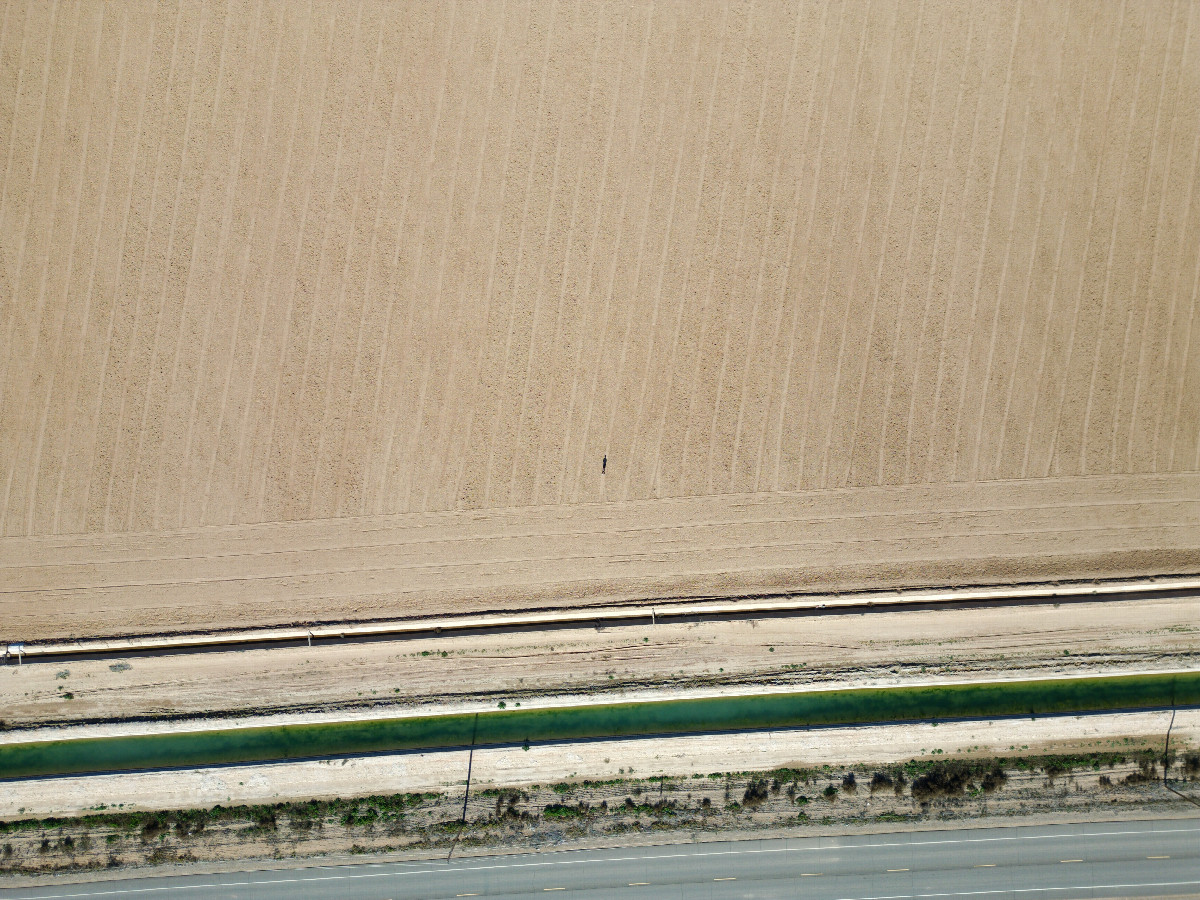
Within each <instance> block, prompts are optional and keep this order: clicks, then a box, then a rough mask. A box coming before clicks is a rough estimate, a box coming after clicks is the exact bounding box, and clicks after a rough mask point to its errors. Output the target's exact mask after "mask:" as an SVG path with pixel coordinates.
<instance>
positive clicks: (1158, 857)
mask: <svg viewBox="0 0 1200 900" xmlns="http://www.w3.org/2000/svg"><path fill="white" fill-rule="evenodd" d="M1170 858H1171V857H1169V856H1147V857H1146V859H1170Z"/></svg>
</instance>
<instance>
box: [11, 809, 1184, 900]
mask: <svg viewBox="0 0 1200 900" xmlns="http://www.w3.org/2000/svg"><path fill="white" fill-rule="evenodd" d="M1006 894H1007V895H1009V896H1011V897H1019V898H1070V897H1167V896H1180V895H1193V896H1197V895H1200V819H1195V820H1176V821H1165V822H1112V823H1093V824H1089V825H1056V826H1041V827H1013V828H993V829H960V830H956V831H941V832H919V833H897V834H877V835H863V836H854V837H826V838H807V839H793V840H770V841H744V842H738V843H703V844H686V845H674V846H659V847H639V848H629V849H614V850H598V851H565V852H553V851H549V852H542V853H536V854H522V855H517V856H502V857H473V858H472V857H464V858H461V859H455V860H454V861H453V862H451V863H448V864H447V863H445V862H432V863H430V862H409V863H365V864H360V865H347V866H316V867H311V868H304V869H287V870H279V871H271V872H251V873H245V872H243V873H233V874H227V875H196V876H185V877H171V878H138V879H130V880H127V881H106V882H96V883H93V884H80V885H60V886H54V887H44V888H33V889H10V890H0V897H3V898H4V900H9V898H12V900H15V898H45V900H49V898H67V897H147V898H153V897H170V898H172V900H176V898H178V900H198V898H216V897H220V898H241V897H253V898H256V900H309V898H327V897H333V898H346V900H401V898H405V900H409V898H422V900H425V898H429V900H432V898H450V897H453V898H460V897H480V898H517V897H521V898H532V897H537V898H547V897H549V896H562V897H575V898H588V900H600V898H620V900H650V898H653V900H659V898H677V897H678V898H685V897H686V898H689V900H690V898H704V900H708V898H711V900H724V898H737V897H754V898H775V897H779V898H784V897H786V898H797V897H803V898H804V900H901V898H941V897H971V898H981V900H986V898H988V897H993V896H994V897H1000V896H1001V895H1006Z"/></svg>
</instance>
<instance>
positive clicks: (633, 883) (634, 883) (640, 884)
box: [629, 881, 650, 887]
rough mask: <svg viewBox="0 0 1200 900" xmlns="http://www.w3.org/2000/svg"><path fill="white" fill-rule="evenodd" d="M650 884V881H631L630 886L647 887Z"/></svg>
mask: <svg viewBox="0 0 1200 900" xmlns="http://www.w3.org/2000/svg"><path fill="white" fill-rule="evenodd" d="M649 883H650V882H648V881H631V882H629V886H630V887H642V886H643V885H647V884H649Z"/></svg>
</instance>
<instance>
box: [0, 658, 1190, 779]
mask: <svg viewBox="0 0 1200 900" xmlns="http://www.w3.org/2000/svg"><path fill="white" fill-rule="evenodd" d="M1195 706H1200V672H1183V673H1178V672H1177V673H1165V674H1139V675H1124V676H1109V677H1087V678H1062V679H1045V680H1031V681H1010V682H983V683H971V684H950V685H922V686H917V687H891V688H878V689H874V688H867V689H850V690H830V691H803V692H790V693H773V694H763V695H754V696H739V697H715V698H702V699H687V700H664V701H654V702H641V703H606V704H591V705H586V706H572V707H556V708H542V709H497V710H495V711H489V712H485V713H466V714H453V715H438V716H409V717H404V718H390V719H368V720H360V721H350V722H335V723H322V724H303V725H286V726H272V727H251V728H238V729H217V730H201V731H181V732H172V733H167V734H154V735H134V736H124V737H97V738H84V739H76V740H55V741H36V742H28V743H19V742H18V743H9V744H5V745H2V746H0V778H4V779H27V778H41V777H46V776H52V775H73V774H85V773H97V772H131V771H142V770H153V769H167V768H197V767H206V766H209V767H210V766H219V765H234V764H246V763H266V762H283V761H291V760H303V759H321V758H331V757H352V756H364V755H368V754H376V753H388V752H396V751H421V750H438V749H447V748H455V747H467V746H471V745H476V746H483V747H496V746H505V745H508V746H514V745H519V746H526V745H538V744H546V743H553V742H563V741H583V740H602V739H612V738H627V737H640V736H670V735H685V734H711V733H722V732H753V731H763V730H771V729H797V728H813V727H831V726H847V725H877V724H885V723H898V722H926V723H928V722H937V721H947V722H948V721H962V720H972V719H1000V718H1005V717H1020V718H1026V717H1035V718H1036V717H1039V716H1050V715H1066V714H1072V713H1097V712H1104V711H1119V710H1148V709H1170V708H1174V707H1195Z"/></svg>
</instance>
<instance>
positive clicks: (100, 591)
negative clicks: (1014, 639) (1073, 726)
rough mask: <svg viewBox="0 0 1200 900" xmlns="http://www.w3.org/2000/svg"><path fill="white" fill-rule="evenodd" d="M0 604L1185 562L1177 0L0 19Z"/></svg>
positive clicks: (454, 605) (226, 599) (241, 11)
mask: <svg viewBox="0 0 1200 900" xmlns="http://www.w3.org/2000/svg"><path fill="white" fill-rule="evenodd" d="M0 159H2V162H0V179H2V180H0V622H2V623H3V631H4V633H3V634H2V635H0V639H7V640H20V639H30V640H32V639H36V638H39V637H52V636H65V635H75V636H85V635H93V634H114V633H124V632H132V631H147V630H150V631H164V630H171V629H176V628H211V627H221V626H229V625H246V624H254V623H259V622H262V623H267V622H271V623H276V622H285V621H309V620H314V619H322V620H329V619H343V618H344V619H353V618H363V617H369V618H378V617H384V616H409V615H422V614H426V613H430V612H436V613H445V612H452V611H469V610H478V609H513V608H527V607H530V606H555V605H561V604H580V603H583V604H588V603H605V602H611V601H612V600H614V599H620V600H625V599H628V598H629V597H655V596H664V595H665V596H679V595H694V594H704V595H710V594H730V595H735V594H739V593H745V592H752V591H756V590H766V589H770V590H810V589H813V590H818V589H819V590H824V589H848V588H853V587H864V586H879V585H900V584H904V585H909V584H945V583H962V582H985V581H991V582H1004V581H1012V580H1026V581H1027V580H1037V579H1051V578H1092V577H1102V576H1103V577H1108V576H1119V575H1131V574H1158V573H1165V572H1183V571H1197V570H1200V475H1197V474H1196V473H1197V472H1198V471H1200V341H1194V340H1193V337H1194V335H1195V333H1196V331H1197V327H1198V326H1197V323H1196V318H1197V316H1196V313H1197V310H1198V309H1200V187H1198V185H1197V172H1198V171H1200V5H1198V4H1196V3H1191V2H1187V0H1176V2H1170V0H1163V2H1156V3H1144V2H1136V0H1133V2H1107V3H1099V4H1097V3H1089V2H1082V3H1076V2H1067V0H1050V2H1033V0H978V2H975V0H972V2H962V0H881V2H873V3H866V2H839V0H810V2H799V0H797V2H790V3H749V2H747V3H741V2H721V3H712V4H708V5H705V6H704V7H702V8H697V6H696V5H695V4H693V3H688V2H665V3H654V4H652V3H642V2H611V3H586V2H554V0H505V2H495V3H456V2H449V0H448V2H443V3H416V2H401V3H375V2H361V3H360V2H350V0H329V2H319V3H310V4H300V3H292V2H283V0H261V2H250V0H229V2H215V0H214V2H184V3H171V2H146V3H142V4H133V3H130V4H107V3H102V2H99V0H84V2H79V3H70V4H68V3H53V2H32V0H9V2H8V3H6V4H4V6H3V10H2V12H0Z"/></svg>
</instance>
